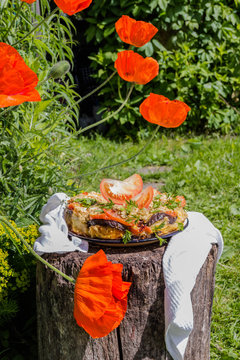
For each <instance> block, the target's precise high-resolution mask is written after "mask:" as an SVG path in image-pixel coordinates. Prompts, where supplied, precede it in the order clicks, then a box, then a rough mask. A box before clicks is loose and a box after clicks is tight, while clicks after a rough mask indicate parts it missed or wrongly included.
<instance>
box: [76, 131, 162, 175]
mask: <svg viewBox="0 0 240 360" xmlns="http://www.w3.org/2000/svg"><path fill="white" fill-rule="evenodd" d="M159 128H160V125H158V126H157V127H156V128H155V130H154V132H153V134H152V136H151V138H150V139H149V140H148V141H147V142H146V144H145V145H144V146H143V147H142V148H141V149H140V150H139V151H138V152H137V153H136V154H134V155H133V156H131V157H130V158H128V159H126V160H122V161H119V162H117V163H116V164H112V165H108V166H104V167H102V168H99V169H97V170H94V171H90V172H87V173H84V174H81V175H80V176H74V177H72V178H71V179H77V178H79V179H81V178H82V177H83V176H88V175H92V174H95V173H97V172H99V171H102V170H106V169H110V168H112V167H114V166H118V165H122V164H124V163H126V162H128V161H130V160H133V159H135V158H136V157H137V156H138V155H140V154H141V153H142V152H143V151H144V150H145V149H146V148H147V147H148V145H149V144H150V143H151V142H152V140H153V139H154V137H155V135H156V133H157V132H158V130H159Z"/></svg>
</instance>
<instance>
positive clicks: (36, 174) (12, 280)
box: [0, 0, 79, 359]
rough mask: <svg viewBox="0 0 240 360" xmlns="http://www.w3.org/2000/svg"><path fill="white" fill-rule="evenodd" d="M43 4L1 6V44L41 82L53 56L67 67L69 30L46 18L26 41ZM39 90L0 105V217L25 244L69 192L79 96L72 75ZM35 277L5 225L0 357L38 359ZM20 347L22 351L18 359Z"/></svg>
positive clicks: (66, 22) (63, 22) (0, 251)
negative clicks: (51, 201)
mask: <svg viewBox="0 0 240 360" xmlns="http://www.w3.org/2000/svg"><path fill="white" fill-rule="evenodd" d="M49 4H50V2H49V1H47V0H42V1H41V2H40V10H41V11H40V13H41V15H40V13H39V11H38V12H37V13H36V3H35V4H33V5H29V4H27V3H25V2H20V1H18V0H15V1H10V0H9V1H7V0H6V1H1V3H0V42H5V43H7V44H11V45H13V46H14V48H15V49H16V50H17V51H18V52H19V54H20V55H21V56H22V58H23V59H24V61H25V63H26V64H27V65H28V66H29V67H30V68H31V69H32V70H33V71H34V72H35V73H36V74H37V76H38V79H39V81H40V82H41V81H43V80H45V79H46V77H47V76H48V74H49V71H50V69H51V68H52V67H53V65H54V64H56V63H57V62H58V61H61V60H67V61H68V62H69V63H70V64H73V53H72V44H73V39H72V34H73V33H74V27H73V25H72V22H71V20H70V19H69V18H68V17H66V16H64V15H63V14H62V13H61V12H58V13H56V14H54V15H52V16H51V17H50V18H49V19H48V21H47V23H44V24H43V26H41V28H40V29H39V30H38V31H37V33H32V34H30V35H29V36H28V37H27V38H24V36H25V35H26V34H27V33H28V32H29V31H30V30H31V29H32V27H33V26H34V25H35V24H36V23H38V22H40V21H42V19H43V18H44V17H46V16H48V14H50V11H51V9H50V7H49ZM20 7H21V11H20V12H19V15H18V16H17V17H16V19H15V15H16V14H17V13H18V10H19V9H20ZM20 39H22V41H21V42H20V43H19V42H18V41H19V40H20ZM59 39H61V41H59ZM37 90H38V92H39V93H40V96H41V98H42V101H41V102H36V103H23V104H21V105H20V106H18V107H17V108H14V109H12V108H6V109H1V116H0V198H1V205H0V214H5V215H6V216H8V217H9V218H10V219H14V220H15V222H16V223H13V225H14V226H15V228H16V229H17V230H18V231H19V232H20V234H22V236H23V237H24V239H25V240H26V241H27V242H28V243H29V244H31V245H32V244H33V242H34V241H35V239H36V237H37V236H38V231H37V227H38V225H37V224H39V221H38V216H39V212H40V209H41V207H42V206H43V205H44V203H45V202H46V199H47V197H48V196H49V195H50V194H51V193H52V192H56V191H57V190H58V189H59V188H61V186H62V187H64V188H68V189H69V190H70V188H69V187H68V185H67V184H66V183H65V179H66V178H65V179H64V178H63V176H62V168H63V167H64V164H65V158H64V153H63V151H68V148H69V147H70V145H69V141H68V139H69V134H70V132H71V131H74V122H73V119H76V118H77V117H78V108H77V106H75V99H79V96H78V94H76V93H75V90H74V85H73V78H72V76H71V74H70V73H68V74H67V75H65V76H64V77H62V78H61V79H58V80H54V79H52V78H51V79H48V80H47V81H45V82H43V83H42V84H40V85H39V86H38V87H37ZM8 110H10V111H8ZM11 110H12V111H11ZM60 139H61V141H60ZM33 222H34V223H35V224H34V225H31V224H32V223H33ZM34 279H35V262H34V261H33V258H32V255H30V254H28V252H27V251H26V249H25V248H24V247H22V246H21V244H20V241H19V240H18V239H17V237H16V236H15V235H14V234H13V233H12V232H11V231H9V229H8V228H3V227H2V226H0V302H1V306H0V308H1V310H0V326H1V329H0V337H1V341H0V348H1V351H0V357H1V358H3V359H9V358H11V359H15V355H16V356H17V357H16V358H17V359H26V358H31V359H32V358H35V356H36V349H35V347H34V345H35V342H36V334H35V331H34V327H35V323H34V321H35V317H34V315H33V314H34V310H35V300H34V293H33V289H34V288H35V285H34ZM23 304H24V306H25V307H24V308H25V310H26V308H28V311H27V312H25V315H24V314H23V312H21V311H19V310H20V309H21V306H23ZM18 311H19V312H18ZM15 316H17V317H15ZM33 323H34V326H33ZM34 337H35V342H34ZM27 339H28V341H30V342H31V343H27ZM23 348H24V349H25V350H24V351H25V353H24V355H22V356H21V355H20V354H21V353H22V352H21V351H22V349H23ZM31 349H32V350H31ZM32 351H33V353H32ZM26 354H28V355H26ZM2 356H3V357H2ZM27 356H29V357H27Z"/></svg>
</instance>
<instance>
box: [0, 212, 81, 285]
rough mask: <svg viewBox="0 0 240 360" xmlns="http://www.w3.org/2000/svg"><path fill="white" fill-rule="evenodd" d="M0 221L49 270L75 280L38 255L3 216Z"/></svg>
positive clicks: (69, 279)
mask: <svg viewBox="0 0 240 360" xmlns="http://www.w3.org/2000/svg"><path fill="white" fill-rule="evenodd" d="M0 223H2V224H4V225H6V226H7V227H8V228H9V229H10V230H12V231H13V232H14V233H15V234H16V236H17V237H18V238H19V240H20V241H21V242H22V243H23V244H24V245H25V246H26V248H27V249H28V250H29V252H30V253H31V254H32V255H33V256H34V257H35V258H36V259H38V260H39V261H41V262H42V263H43V264H44V265H46V266H48V267H49V268H50V269H51V270H53V271H55V272H56V273H58V274H59V275H61V276H62V277H63V278H64V279H66V280H68V281H70V282H71V283H73V284H74V283H75V280H74V279H73V278H71V277H70V276H67V275H66V274H64V273H63V272H61V271H60V270H58V269H57V268H56V267H55V266H53V265H51V264H49V263H48V262H47V261H46V260H44V259H43V258H42V257H41V256H40V255H38V254H37V253H36V252H35V251H34V250H33V249H32V247H31V246H30V245H29V244H28V243H27V241H26V240H25V239H24V238H23V237H22V235H21V234H20V233H19V232H18V231H17V230H16V229H15V228H14V227H13V226H12V224H11V223H10V222H9V221H8V220H7V219H6V218H5V217H3V216H0Z"/></svg>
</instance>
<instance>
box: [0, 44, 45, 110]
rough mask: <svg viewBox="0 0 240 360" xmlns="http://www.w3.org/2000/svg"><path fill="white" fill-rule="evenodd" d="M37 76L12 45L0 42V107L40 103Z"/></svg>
mask: <svg viewBox="0 0 240 360" xmlns="http://www.w3.org/2000/svg"><path fill="white" fill-rule="evenodd" d="M37 83H38V78H37V75H36V74H35V73H34V72H33V71H32V70H31V69H30V68H29V67H28V66H27V65H26V64H25V62H24V60H23V58H22V57H21V56H20V54H19V53H18V52H17V50H16V49H14V48H13V47H12V46H11V45H8V44H5V43H2V42H0V107H6V106H12V105H19V104H22V103H23V102H26V101H40V100H41V98H40V95H39V93H38V91H37V90H35V89H34V88H35V87H36V86H37Z"/></svg>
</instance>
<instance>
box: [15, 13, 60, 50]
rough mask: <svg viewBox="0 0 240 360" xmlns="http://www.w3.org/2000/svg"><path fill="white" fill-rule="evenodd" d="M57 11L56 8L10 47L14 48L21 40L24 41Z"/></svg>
mask: <svg viewBox="0 0 240 360" xmlns="http://www.w3.org/2000/svg"><path fill="white" fill-rule="evenodd" d="M58 10H59V8H58V7H56V8H55V9H54V10H53V11H52V12H51V13H50V14H49V15H48V16H47V17H45V18H44V19H43V20H42V21H40V22H39V23H38V24H37V25H36V26H34V28H33V29H32V30H31V31H29V32H28V33H27V34H26V35H25V36H23V37H22V38H21V39H20V40H18V41H16V42H15V43H14V44H12V46H16V45H17V44H19V43H20V42H22V41H23V40H25V39H26V38H27V37H28V36H29V35H30V34H32V33H33V32H34V31H35V30H36V29H37V28H39V26H41V25H42V24H43V23H44V22H46V21H47V20H48V19H49V18H50V17H51V16H52V15H54V14H55V13H56V12H57V11H58Z"/></svg>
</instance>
